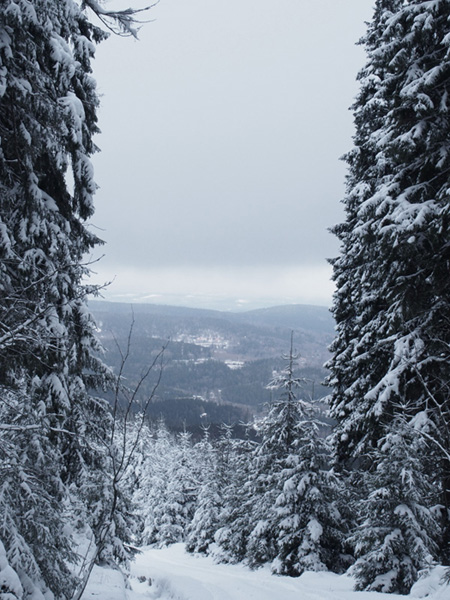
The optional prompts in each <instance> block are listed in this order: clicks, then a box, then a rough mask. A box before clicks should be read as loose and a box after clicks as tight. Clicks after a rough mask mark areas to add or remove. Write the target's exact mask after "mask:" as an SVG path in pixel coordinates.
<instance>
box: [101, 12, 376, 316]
mask: <svg viewBox="0 0 450 600" xmlns="http://www.w3.org/2000/svg"><path fill="white" fill-rule="evenodd" d="M129 2H130V3H132V2H131V0H129ZM132 4H134V5H136V2H134V3H132ZM372 4H373V2H372V0H314V1H313V2H311V1H310V0H308V1H306V0H276V1H274V0H226V2H218V1H215V0H160V2H159V4H158V5H157V6H156V7H155V8H153V9H152V10H151V11H150V13H149V17H150V18H152V19H153V20H152V22H150V23H147V24H146V25H145V26H144V27H143V28H142V29H141V31H140V35H139V37H140V39H139V41H135V40H133V39H120V38H114V37H112V38H110V39H109V40H107V41H106V42H104V43H103V44H101V45H100V46H99V47H98V49H97V58H96V60H95V63H94V70H95V77H96V79H97V84H98V91H99V93H100V94H101V108H100V111H99V125H100V128H101V130H102V134H101V135H99V136H98V137H97V138H96V142H97V144H98V146H99V147H100V148H101V153H99V154H98V155H96V156H95V158H94V167H95V172H96V180H97V182H98V184H99V186H100V189H99V191H98V193H97V195H96V207H97V209H96V215H95V218H94V219H93V223H94V224H95V226H97V227H99V228H100V229H99V231H98V234H99V236H100V237H101V238H103V239H104V240H105V241H106V245H105V246H104V247H103V248H102V253H104V254H105V256H104V258H103V259H102V260H101V261H100V262H99V263H98V264H96V265H95V271H96V273H97V274H96V275H95V278H94V281H95V282H100V281H105V280H112V279H114V281H113V283H112V284H111V285H110V286H109V288H108V289H107V290H106V291H105V292H104V296H105V298H106V299H114V300H122V301H129V300H134V301H139V300H141V301H153V302H159V303H169V304H172V303H176V304H184V305H190V306H205V307H212V308H227V309H229V308H239V307H249V308H253V307H255V306H267V305H273V304H283V303H308V304H322V305H329V304H330V302H331V294H332V289H333V288H332V283H331V282H330V274H331V269H330V267H329V266H328V264H327V262H326V258H328V257H332V256H335V255H336V254H337V252H338V244H337V241H336V240H335V239H334V237H333V236H332V235H331V234H330V233H328V231H327V230H328V228H329V227H330V226H332V225H334V224H335V223H337V222H339V221H341V220H342V218H343V213H342V205H341V203H340V200H341V198H342V195H343V190H344V178H345V173H346V167H345V164H344V163H342V162H341V161H340V160H339V157H340V156H342V154H344V153H345V152H346V151H348V150H349V149H350V148H351V144H352V141H351V136H352V134H353V123H352V115H351V112H350V111H349V110H348V107H349V106H350V105H351V103H352V101H353V98H354V96H355V95H356V93H357V89H358V88H357V83H356V75H357V72H358V70H359V69H360V68H361V67H362V66H363V64H364V60H365V59H364V53H363V50H362V48H361V47H358V46H356V45H355V42H356V41H357V40H358V39H359V38H360V37H361V35H363V33H364V31H365V24H364V22H365V21H368V20H370V18H371V14H372ZM127 5H128V2H122V3H121V1H119V0H117V2H116V3H115V6H122V7H125V6H127ZM141 5H142V4H141ZM109 6H114V2H113V3H112V4H110V5H109Z"/></svg>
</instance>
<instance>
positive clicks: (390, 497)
mask: <svg viewBox="0 0 450 600" xmlns="http://www.w3.org/2000/svg"><path fill="white" fill-rule="evenodd" d="M390 429H391V431H389V433H388V434H387V435H386V436H385V437H384V438H382V439H381V440H380V442H379V444H378V448H377V449H376V450H374V451H373V452H372V459H373V461H374V463H375V464H376V465H377V468H376V470H374V471H366V472H365V473H364V479H365V487H366V488H367V489H368V491H369V494H368V496H367V497H366V498H364V499H363V500H362V502H361V507H360V522H359V525H358V528H357V530H356V532H355V533H354V535H353V538H352V540H351V541H352V543H353V545H354V547H355V551H356V558H357V561H356V563H355V565H354V566H353V567H352V569H351V571H352V573H353V574H354V575H355V576H356V579H357V589H359V590H364V589H369V590H374V591H378V592H398V593H400V594H407V593H408V592H409V590H410V588H411V586H412V585H413V583H414V582H415V581H416V579H417V576H418V571H419V570H420V569H421V568H423V567H424V566H427V565H431V564H432V561H433V554H432V553H433V551H435V550H436V547H435V546H436V542H435V540H436V539H438V527H439V526H438V522H437V520H436V518H435V515H434V514H433V511H432V510H430V508H429V507H428V506H427V502H429V499H430V498H432V497H433V494H434V491H433V489H432V485H431V482H430V480H429V477H427V475H426V472H427V471H428V466H429V465H425V464H424V461H423V457H424V456H426V455H427V453H428V450H429V447H428V443H426V442H425V441H424V439H423V438H422V437H419V436H417V434H416V433H415V432H414V430H412V429H411V428H410V427H409V426H405V424H404V423H403V422H402V421H400V422H396V423H395V427H393V428H390ZM424 471H426V472H425V473H424Z"/></svg>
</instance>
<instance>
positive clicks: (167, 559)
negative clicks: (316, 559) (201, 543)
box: [82, 544, 450, 600]
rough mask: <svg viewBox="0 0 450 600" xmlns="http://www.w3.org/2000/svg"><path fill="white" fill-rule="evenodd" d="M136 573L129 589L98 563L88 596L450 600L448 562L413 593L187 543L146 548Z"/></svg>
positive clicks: (96, 599) (94, 599) (119, 599)
mask: <svg viewBox="0 0 450 600" xmlns="http://www.w3.org/2000/svg"><path fill="white" fill-rule="evenodd" d="M131 574H132V577H131V580H130V582H131V586H132V589H126V586H125V584H124V582H123V579H122V578H121V575H120V573H119V572H118V571H111V570H108V569H102V568H99V567H96V569H94V572H93V574H92V577H91V581H90V582H89V584H88V587H87V589H86V592H85V594H84V595H83V598H82V600H145V599H147V600H299V599H301V600H400V599H402V600H405V598H408V597H409V598H412V597H413V598H424V597H426V598H427V600H450V586H442V585H440V584H439V582H440V579H441V577H442V574H443V569H442V568H440V569H436V570H435V571H433V572H432V573H431V575H430V576H429V577H428V578H426V579H424V580H421V581H419V582H418V583H417V584H416V585H415V586H414V588H413V590H412V592H411V594H410V596H399V595H396V594H379V593H377V592H354V591H353V585H354V582H353V580H352V579H351V578H350V577H347V576H345V575H342V576H340V575H335V574H333V573H304V574H303V575H302V576H301V577H299V578H296V579H294V578H290V577H277V576H274V575H271V573H270V570H269V569H267V568H265V569H258V570H256V571H251V570H249V569H248V568H246V567H243V566H241V565H224V564H216V563H215V562H214V560H213V559H212V558H210V557H198V556H192V555H189V554H186V553H185V551H184V546H183V545H182V544H175V545H173V546H170V547H169V548H164V549H161V550H157V549H145V550H143V552H142V553H141V554H139V555H138V556H137V557H136V560H135V562H134V563H133V565H132V569H131Z"/></svg>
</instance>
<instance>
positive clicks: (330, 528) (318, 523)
mask: <svg viewBox="0 0 450 600" xmlns="http://www.w3.org/2000/svg"><path fill="white" fill-rule="evenodd" d="M299 407H300V410H301V412H302V413H303V416H302V419H301V420H300V421H299V422H298V424H297V428H296V433H297V437H296V441H295V444H294V448H295V450H296V452H292V453H291V454H289V456H287V457H286V459H285V461H284V468H283V470H282V471H281V473H280V475H279V483H278V487H279V488H281V489H280V490H279V491H280V493H279V495H278V497H277V499H276V502H275V507H274V512H275V518H274V524H275V527H276V530H277V537H276V551H277V554H276V557H275V559H274V560H273V562H272V571H273V572H274V573H278V574H281V575H289V576H294V577H298V576H299V575H301V574H302V573H303V572H304V571H326V570H330V571H334V572H343V571H345V570H346V568H347V567H348V562H347V561H346V557H345V554H344V536H345V532H346V531H347V530H348V522H347V521H346V519H345V517H344V515H345V513H346V510H345V497H346V494H345V490H344V489H343V485H342V482H341V481H340V480H339V479H338V477H337V476H336V475H335V474H334V473H333V471H332V470H330V468H329V460H330V449H329V447H328V444H327V443H326V441H325V440H324V439H323V438H321V437H320V430H319V425H320V422H319V421H317V420H316V417H315V415H314V412H313V410H312V407H310V406H308V404H307V403H306V402H304V401H301V400H299Z"/></svg>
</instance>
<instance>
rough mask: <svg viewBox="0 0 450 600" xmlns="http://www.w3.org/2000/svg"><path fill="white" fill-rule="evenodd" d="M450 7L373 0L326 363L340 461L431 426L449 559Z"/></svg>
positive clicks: (360, 461)
mask: <svg viewBox="0 0 450 600" xmlns="http://www.w3.org/2000/svg"><path fill="white" fill-rule="evenodd" d="M449 17H450V3H449V2H448V1H446V0H436V1H435V2H424V1H419V0H378V1H377V2H376V6H375V13H374V18H373V21H372V23H371V24H370V25H369V29H368V33H367V35H366V37H365V38H364V40H363V43H364V44H365V46H366V50H367V55H368V63H367V66H366V67H365V68H364V69H363V71H362V72H361V74H360V76H359V79H360V83H361V91H360V94H359V96H358V98H357V100H356V102H355V105H354V107H353V108H354V115H355V124H356V135H355V138H354V139H355V148H354V149H353V150H352V151H351V152H350V153H349V154H348V155H347V157H346V158H347V162H348V164H349V175H348V181H347V186H348V187H347V194H346V197H345V199H344V203H345V210H346V220H345V222H344V223H343V224H341V225H339V226H337V227H336V228H335V233H336V235H337V236H338V237H339V239H340V241H341V255H340V257H339V258H337V259H336V260H334V261H333V265H334V279H335V281H336V284H337V291H336V294H335V299H334V307H333V312H334V316H335V319H336V322H337V336H336V339H335V342H334V344H333V346H332V351H333V358H332V360H331V361H330V365H329V366H330V369H331V372H332V375H331V378H330V382H331V385H332V386H333V395H332V401H331V410H332V415H333V416H334V417H335V418H336V419H337V421H338V425H337V428H336V432H335V436H334V447H335V453H336V457H337V459H338V460H340V461H341V463H342V464H347V466H351V465H352V464H353V466H354V467H355V466H356V465H357V466H358V468H361V469H367V470H369V471H375V470H376V469H377V462H375V463H373V461H372V458H373V451H374V450H377V449H378V448H379V441H380V440H381V439H384V438H386V436H389V434H390V433H391V431H392V426H393V423H398V421H399V420H400V421H405V422H406V423H408V421H410V420H411V419H413V418H414V415H417V414H419V413H420V414H422V418H421V419H420V423H421V427H422V428H423V431H421V428H420V427H415V428H414V431H415V433H416V435H418V436H420V435H424V436H427V435H431V436H432V437H433V438H434V441H435V444H434V450H432V449H431V448H432V446H433V444H430V445H429V451H430V452H433V453H434V457H435V458H434V461H435V464H436V467H437V481H438V482H439V483H438V485H437V486H436V488H435V492H436V497H435V498H426V499H425V498H424V499H423V503H424V504H426V505H427V506H430V505H431V504H433V503H436V502H437V501H438V500H439V501H440V503H441V504H442V506H443V507H444V511H443V519H442V531H441V535H440V539H439V540H433V541H439V542H440V547H441V558H442V559H443V560H444V561H448V553H449V546H448V542H449V520H448V508H449V506H450V501H449V500H450V490H449V475H450V462H449V461H448V435H447V432H448V428H449V425H450V423H449V419H448V417H449V410H448V408H449V406H448V402H449V399H448V398H449V397H448V394H447V393H446V390H447V383H448V381H449V377H450V372H449V371H450V367H449V362H448V360H447V357H448V347H449V342H450V327H449V325H450V318H449V317H450V314H449V313H450V297H449V295H450V288H449V286H448V279H449V274H450V253H449V245H448V236H449V201H448V194H449V183H450V182H449V175H448V173H449V167H450V154H449V150H450V146H449V143H448V137H449V127H450V121H449V116H448V115H449V113H448V108H449V105H448V103H449V88H450V79H449V77H448V73H449V71H450V57H449V44H450V37H449V35H448V19H449ZM417 423H418V421H417V420H416V421H415V424H416V425H417ZM403 431H405V430H404V429H403ZM430 432H432V433H430ZM375 456H377V455H376V454H375ZM422 459H423V457H422ZM355 461H356V462H355ZM421 472H422V473H423V470H422V471H421ZM379 487H382V484H381V483H379ZM421 487H422V488H423V486H421ZM424 487H427V486H426V485H424ZM429 533H430V534H431V533H432V532H429ZM432 550H433V546H430V548H429V551H430V553H432ZM367 551H369V549H367ZM361 560H362V558H360V564H361ZM416 566H417V565H416ZM382 569H383V567H382V566H379V569H378V571H377V570H375V571H374V572H373V573H372V580H374V579H375V578H376V577H378V576H379V575H380V574H381V570H382ZM365 583H366V585H370V581H369V578H366V579H365Z"/></svg>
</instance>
